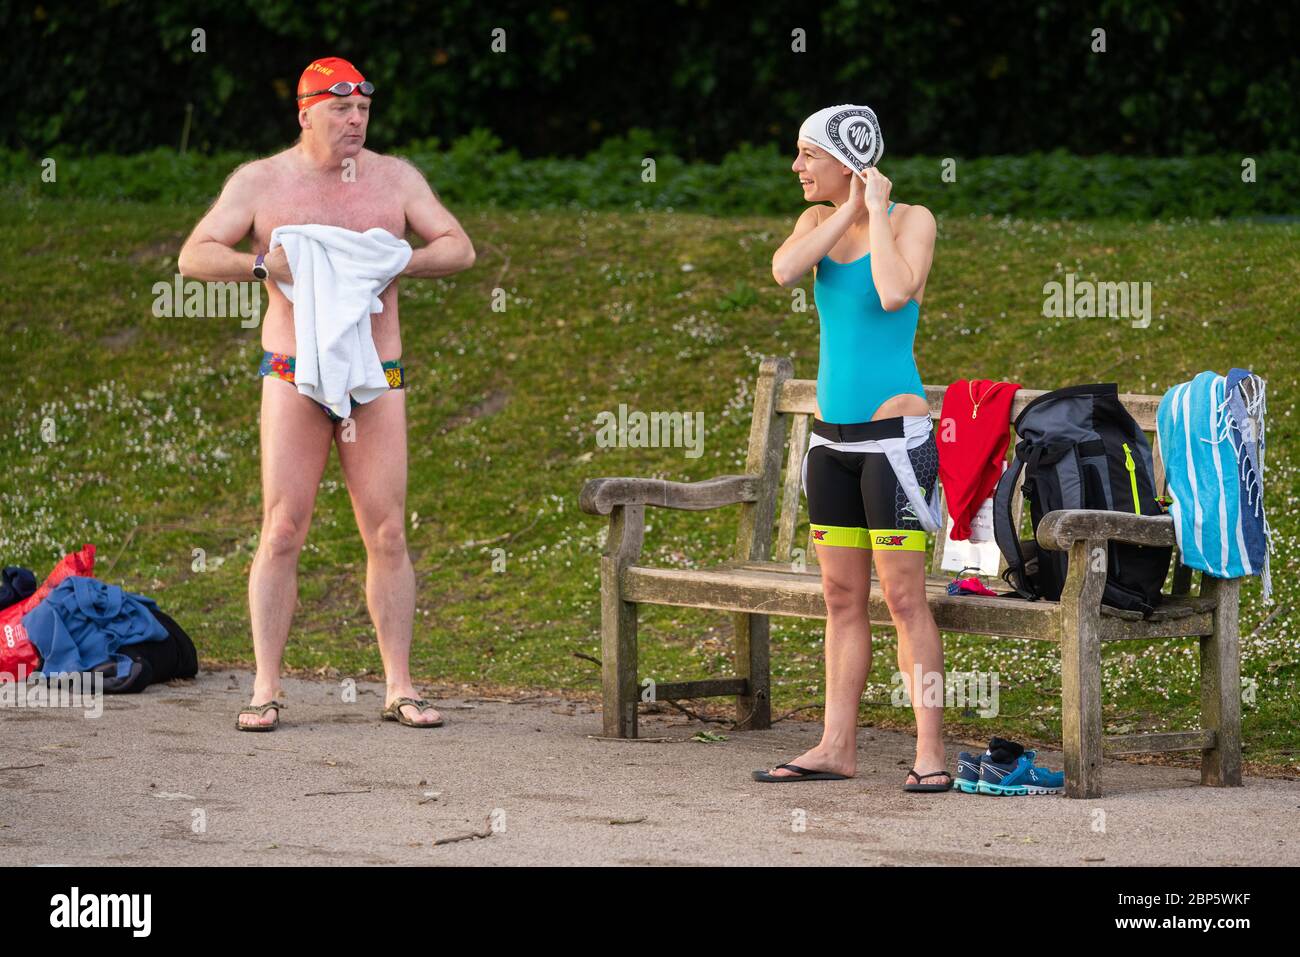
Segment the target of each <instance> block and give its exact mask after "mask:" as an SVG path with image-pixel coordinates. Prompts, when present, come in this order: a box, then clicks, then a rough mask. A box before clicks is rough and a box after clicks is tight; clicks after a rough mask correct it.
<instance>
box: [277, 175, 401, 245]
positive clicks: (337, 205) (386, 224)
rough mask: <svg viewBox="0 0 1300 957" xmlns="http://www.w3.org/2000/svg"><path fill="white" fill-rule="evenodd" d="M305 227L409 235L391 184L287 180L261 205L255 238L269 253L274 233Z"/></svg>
mask: <svg viewBox="0 0 1300 957" xmlns="http://www.w3.org/2000/svg"><path fill="white" fill-rule="evenodd" d="M304 223H311V224H319V225H323V226H340V227H342V228H343V229H351V230H355V231H356V232H365V231H366V230H367V229H374V228H376V227H378V228H380V229H386V230H388V232H390V233H392V234H393V235H394V236H397V237H398V238H399V239H400V238H402V237H403V236H404V235H405V233H406V216H405V213H404V212H403V209H402V201H401V198H400V197H399V196H398V195H397V192H396V190H395V189H393V188H392V186H391V184H386V183H384V182H382V181H377V180H376V181H372V182H369V183H363V182H360V181H358V182H353V183H342V182H334V183H330V184H322V183H319V182H310V181H301V180H299V181H294V180H289V179H287V178H286V179H285V180H282V181H281V182H280V183H278V184H277V188H276V189H275V190H273V191H272V192H271V193H270V194H269V195H267V196H266V197H265V198H264V199H263V200H262V202H261V203H260V204H259V206H258V209H257V213H256V214H255V216H254V217H253V237H254V239H255V241H256V243H257V246H258V248H259V249H266V247H267V244H268V243H269V242H270V239H271V232H272V230H274V229H276V228H277V227H279V226H287V225H301V224H304Z"/></svg>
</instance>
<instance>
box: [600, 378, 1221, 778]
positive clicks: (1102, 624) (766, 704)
mask: <svg viewBox="0 0 1300 957" xmlns="http://www.w3.org/2000/svg"><path fill="white" fill-rule="evenodd" d="M793 375H794V367H793V364H792V363H791V361H790V360H789V359H788V358H774V357H768V358H765V359H764V360H763V362H762V365H761V368H760V371H759V376H758V385H757V388H756V390H755V394H754V412H753V419H752V423H751V426H750V432H749V456H748V459H747V462H746V466H745V474H743V475H724V476H720V477H718V478H712V479H708V480H706V481H702V482H692V483H683V482H668V481H662V480H658V479H642V478H599V479H592V480H590V481H588V482H586V483H585V485H584V486H583V489H582V493H581V498H580V505H581V508H582V510H583V511H585V512H588V513H590V514H592V515H608V516H609V523H610V524H609V536H608V539H607V540H606V544H605V548H604V554H603V556H602V558H601V563H600V582H601V585H600V598H601V678H602V685H603V694H604V731H605V734H607V735H610V736H614V737H636V732H637V702H638V700H639V690H640V689H639V685H638V675H637V605H638V604H640V603H643V602H644V603H649V604H655V605H675V606H686V607H694V608H714V609H721V610H726V611H731V612H735V613H736V614H735V617H734V621H735V647H734V661H735V672H736V673H735V676H734V677H731V678H712V679H707V680H701V681H684V682H673V683H658V684H657V685H656V686H655V687H654V696H655V700H677V699H687V698H701V697H710V696H720V695H728V696H730V695H734V696H735V699H736V700H735V705H736V720H737V727H738V728H739V729H742V730H758V729H763V728H767V727H769V725H770V723H771V710H770V694H769V688H770V678H769V667H768V655H769V646H768V635H769V616H770V615H792V616H797V617H801V618H825V617H826V606H825V603H824V601H823V596H822V586H821V576H820V571H819V569H818V566H817V564H816V560H817V557H816V551H815V549H814V548H813V547H812V544H811V541H809V542H808V543H807V545H806V546H805V548H804V555H805V556H806V560H804V561H801V560H799V556H798V553H797V552H796V551H795V531H796V528H798V527H800V523H801V522H802V521H806V515H805V509H804V507H803V494H802V489H801V487H800V464H801V462H802V459H803V454H804V452H805V451H806V449H807V447H808V437H809V430H810V428H811V424H812V423H811V420H812V417H813V415H814V414H815V412H816V408H817V406H816V396H817V383H816V381H815V380H811V379H795V378H794V377H793ZM944 388H945V387H943V386H926V387H925V391H926V397H927V399H928V400H929V403H930V414H931V415H932V416H933V417H934V418H935V419H936V420H937V419H938V418H939V414H940V409H941V407H942V405H943V393H944ZM1042 394H1043V393H1042V392H1041V391H1033V390H1029V389H1021V390H1020V391H1019V392H1018V393H1017V394H1016V398H1015V401H1014V403H1013V405H1012V408H1011V414H1010V419H1011V420H1012V421H1014V419H1015V417H1016V416H1017V415H1019V413H1020V411H1021V410H1022V409H1023V408H1024V407H1025V405H1026V404H1027V403H1028V402H1029V401H1030V400H1031V399H1033V398H1035V397H1036V396H1039V395H1042ZM1120 400H1121V401H1122V402H1123V403H1124V405H1125V407H1126V408H1127V409H1128V410H1129V412H1130V413H1131V414H1132V415H1133V417H1134V418H1135V419H1136V420H1137V422H1138V424H1139V425H1140V426H1141V427H1142V429H1143V430H1144V431H1146V432H1148V433H1151V432H1154V430H1155V419H1156V408H1157V406H1158V405H1159V401H1160V397H1159V396H1153V395H1130V394H1121V395H1120ZM1012 446H1014V442H1013V443H1012ZM1153 452H1154V456H1155V470H1156V476H1155V478H1156V488H1157V493H1158V494H1163V493H1164V491H1165V481H1164V467H1163V463H1162V462H1161V459H1160V450H1159V447H1158V443H1156V442H1154V441H1153ZM1010 454H1013V453H1012V450H1010V449H1009V450H1008V455H1010ZM783 463H784V465H785V472H784V480H783V479H782V464H783ZM648 505H650V506H658V507H660V508H680V509H691V510H702V509H711V508H721V507H723V506H729V505H739V506H740V522H739V529H738V531H737V535H736V548H735V553H734V554H735V558H734V560H733V561H730V562H726V563H724V564H720V565H716V566H713V567H709V568H695V569H687V568H655V567H651V566H648V565H643V564H641V563H640V561H639V559H640V553H641V545H642V539H643V536H644V530H645V509H646V506H648ZM1021 508H1022V499H1021V496H1020V492H1019V489H1017V492H1016V496H1015V514H1016V516H1017V521H1019V518H1020V515H1021ZM944 522H945V523H946V522H947V504H946V503H945V504H944ZM774 530H775V547H774V543H773V532H774ZM1037 539H1038V542H1039V544H1040V546H1042V547H1045V548H1050V549H1058V550H1063V551H1068V552H1069V553H1070V570H1069V575H1068V579H1067V581H1066V584H1065V590H1064V592H1063V593H1062V595H1061V600H1060V601H1057V602H1053V601H1023V600H1020V599H1012V598H988V597H974V596H965V597H961V596H950V595H948V594H947V591H946V585H947V583H948V582H949V581H950V580H951V579H952V577H953V573H951V572H947V573H944V572H942V571H941V570H940V556H941V555H942V553H943V547H944V531H943V530H941V531H940V533H939V534H938V535H937V536H936V541H935V544H934V553H933V556H932V558H931V560H930V565H931V568H932V572H931V574H930V575H929V576H928V584H927V592H928V596H929V605H930V608H931V610H932V611H933V613H934V618H935V621H936V622H937V623H938V626H939V630H940V631H948V632H956V633H967V634H981V635H999V636H1004V637H1008V638H1024V639H1037V640H1039V641H1050V642H1055V643H1056V644H1058V645H1059V646H1060V649H1061V726H1062V746H1063V750H1064V753H1065V774H1066V793H1067V795H1068V796H1069V797H1074V798H1092V797H1098V796H1099V795H1100V794H1101V776H1100V771H1101V758H1102V752H1103V749H1104V750H1105V751H1106V752H1108V753H1115V754H1120V753H1132V752H1147V751H1200V752H1201V783H1202V784H1205V785H1212V786H1219V787H1222V786H1230V785H1240V784H1241V711H1240V701H1241V679H1240V671H1239V668H1240V662H1239V651H1238V633H1237V603H1238V588H1239V585H1240V580H1239V579H1231V580H1229V579H1218V578H1214V577H1213V576H1210V575H1205V576H1203V577H1202V578H1201V581H1200V584H1199V589H1198V593H1197V594H1195V595H1193V594H1191V584H1192V574H1191V570H1190V569H1188V568H1186V567H1185V566H1183V565H1181V564H1180V563H1178V561H1177V556H1176V555H1175V560H1174V569H1175V572H1174V578H1173V584H1172V588H1171V593H1170V594H1169V595H1167V596H1166V597H1165V601H1164V602H1163V603H1162V605H1161V606H1160V607H1159V609H1158V610H1157V611H1156V613H1155V614H1154V616H1153V617H1152V618H1150V619H1147V620H1143V619H1142V618H1141V617H1140V616H1139V615H1137V613H1134V612H1125V611H1121V610H1118V609H1113V608H1110V607H1108V606H1107V607H1103V606H1102V605H1101V594H1102V589H1103V586H1104V584H1105V577H1106V576H1105V568H1104V556H1105V554H1106V548H1105V545H1106V542H1107V541H1108V540H1116V541H1127V542H1135V543H1139V544H1147V545H1174V544H1175V539H1174V527H1173V520H1172V519H1171V518H1170V517H1169V516H1141V515H1129V514H1125V513H1121V512H1105V511H1086V510H1071V511H1057V512H1052V513H1050V514H1049V515H1046V516H1044V517H1043V520H1042V521H1041V522H1040V523H1039V529H1038V533H1037ZM1096 549H1100V555H1101V556H1102V560H1101V562H1100V564H1099V563H1098V562H1097V561H1096V560H1093V561H1088V560H1085V558H1086V557H1087V556H1096V555H1097V554H1098V553H1097V552H1096V551H1095V550H1096ZM1003 567H1005V564H1004V566H1003ZM870 618H871V621H872V622H873V623H877V624H882V625H889V624H892V621H891V618H890V614H889V609H888V607H887V606H886V604H885V601H884V597H883V595H882V594H881V589H880V588H879V587H873V588H872V589H871V599H870ZM1184 637H1196V638H1199V639H1200V664H1201V725H1202V726H1201V727H1200V728H1198V729H1196V730H1193V731H1177V732H1167V733H1149V734H1125V735H1108V736H1104V737H1103V734H1102V712H1101V646H1102V643H1103V642H1107V641H1146V642H1153V641H1164V640H1166V639H1170V638H1175V639H1176V638H1184Z"/></svg>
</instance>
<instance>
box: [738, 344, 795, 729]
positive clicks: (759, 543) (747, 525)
mask: <svg viewBox="0 0 1300 957" xmlns="http://www.w3.org/2000/svg"><path fill="white" fill-rule="evenodd" d="M793 375H794V363H793V362H791V361H790V359H789V358H787V357H785V356H781V357H772V356H768V357H767V358H766V359H764V360H763V362H762V364H761V365H760V366H759V371H758V385H757V386H756V387H755V389H754V414H753V417H752V418H751V419H750V425H749V452H748V455H747V456H746V459H745V472H746V474H748V475H756V476H758V487H757V489H756V492H757V496H756V498H755V500H754V501H753V502H751V503H747V504H745V505H742V506H741V507H740V521H739V523H738V525H739V527H738V529H737V531H736V558H738V559H741V560H746V559H748V560H754V559H766V558H768V557H769V556H770V555H771V554H772V525H773V523H774V522H775V521H776V500H777V491H778V485H779V483H780V479H781V453H782V452H783V451H785V439H786V416H784V415H781V414H779V413H778V412H777V411H776V400H777V396H778V395H780V393H781V387H782V385H784V383H785V382H786V380H788V379H789V378H790V377H791V376H793ZM733 620H734V626H735V627H734V633H735V637H734V641H733V643H732V655H733V660H734V662H735V669H736V672H737V674H738V675H739V676H740V677H742V678H744V679H746V682H747V688H748V693H747V694H743V695H738V696H737V697H736V720H737V721H738V722H739V723H740V726H742V727H744V728H747V729H753V730H761V729H764V728H767V727H769V726H770V725H771V703H770V701H769V697H770V694H769V690H770V689H769V680H770V678H769V675H770V671H771V667H770V661H769V655H770V651H769V648H768V643H769V640H770V634H771V633H770V629H769V625H768V621H767V617H766V616H765V615H763V614H760V613H758V610H757V609H749V610H746V611H745V613H744V614H739V615H736V616H735V618H734V619H733Z"/></svg>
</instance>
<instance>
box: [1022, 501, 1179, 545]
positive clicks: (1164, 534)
mask: <svg viewBox="0 0 1300 957" xmlns="http://www.w3.org/2000/svg"><path fill="white" fill-rule="evenodd" d="M1035 537H1036V538H1037V539H1038V544H1039V545H1041V546H1042V547H1043V548H1049V549H1051V550H1052V551H1056V552H1068V551H1069V550H1070V546H1071V545H1073V544H1074V543H1075V542H1082V541H1085V540H1087V539H1099V540H1103V541H1105V540H1109V541H1117V542H1132V543H1133V544H1135V545H1174V544H1177V542H1176V536H1175V535H1174V520H1173V518H1172V517H1171V516H1169V515H1133V514H1130V513H1128V512H1111V511H1106V510H1105V509H1091V508H1067V509H1057V510H1056V511H1054V512H1048V513H1047V514H1046V515H1044V516H1043V519H1042V521H1040V522H1039V523H1038V533H1037V535H1036V536H1035Z"/></svg>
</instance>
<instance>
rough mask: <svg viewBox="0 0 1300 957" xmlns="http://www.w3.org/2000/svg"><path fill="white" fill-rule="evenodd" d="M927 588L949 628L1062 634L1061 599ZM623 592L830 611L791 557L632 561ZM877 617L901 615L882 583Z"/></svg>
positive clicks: (876, 594)
mask: <svg viewBox="0 0 1300 957" xmlns="http://www.w3.org/2000/svg"><path fill="white" fill-rule="evenodd" d="M774 564H775V563H774ZM926 590H927V593H928V598H929V601H930V605H931V608H932V609H933V610H934V616H935V621H936V622H937V623H938V625H939V628H940V630H942V631H952V632H963V633H968V634H987V635H1005V636H1007V637H1011V638H1036V639H1040V640H1045V641H1056V640H1057V630H1058V629H1057V625H1056V622H1057V620H1058V616H1057V610H1058V607H1059V606H1058V605H1057V603H1055V602H1029V601H1018V600H1016V599H1011V598H980V599H971V598H969V597H967V598H962V597H953V596H949V595H947V594H946V593H945V591H944V583H943V582H941V581H931V582H928V583H927V586H926ZM621 593H622V596H623V600H624V601H630V602H644V603H647V604H652V605H673V606H677V607H691V608H713V609H718V610H722V611H747V612H756V613H759V614H764V615H787V616H793V617H798V618H825V617H826V605H825V600H824V598H823V596H822V585H821V578H820V576H819V574H818V573H817V572H816V571H811V572H810V571H803V572H796V571H794V570H792V569H791V568H790V566H789V565H785V564H779V565H776V568H775V570H771V571H757V570H753V569H742V568H736V567H734V566H732V565H722V566H716V567H713V568H707V569H682V568H650V567H646V566H639V565H637V566H631V567H629V568H627V569H625V570H624V572H623V577H622V582H621ZM870 617H871V621H872V622H874V623H876V624H880V625H891V624H892V623H893V619H892V617H891V616H890V613H889V608H888V606H887V605H886V604H885V599H884V595H883V594H882V593H881V591H880V589H879V588H875V589H872V591H871V599H870ZM1121 624H1124V625H1128V624H1129V623H1128V622H1122V623H1121Z"/></svg>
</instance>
